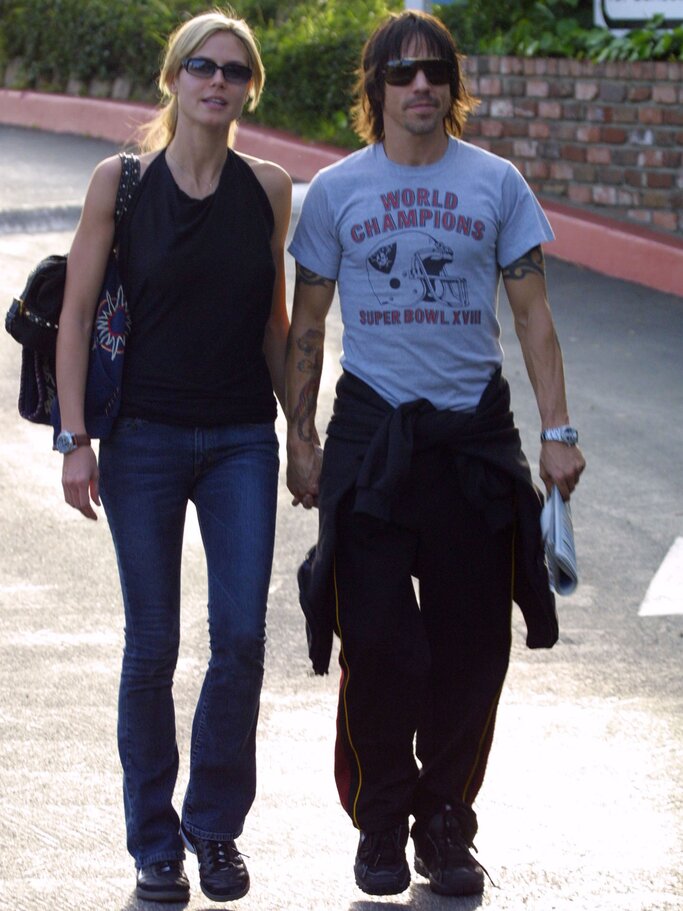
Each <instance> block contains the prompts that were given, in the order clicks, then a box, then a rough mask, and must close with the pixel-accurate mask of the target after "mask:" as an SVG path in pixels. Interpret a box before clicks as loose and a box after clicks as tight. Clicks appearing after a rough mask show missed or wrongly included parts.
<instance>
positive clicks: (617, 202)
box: [466, 57, 683, 236]
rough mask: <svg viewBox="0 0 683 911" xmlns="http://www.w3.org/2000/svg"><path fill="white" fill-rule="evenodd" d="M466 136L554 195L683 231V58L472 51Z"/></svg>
mask: <svg viewBox="0 0 683 911" xmlns="http://www.w3.org/2000/svg"><path fill="white" fill-rule="evenodd" d="M466 68H467V72H468V75H469V79H470V86H471V89H472V90H473V91H474V93H475V94H476V95H477V96H478V97H479V98H480V99H481V102H482V103H481V105H480V107H479V108H478V111H477V114H476V115H475V116H474V117H473V118H472V120H471V121H470V124H469V125H468V131H467V138H468V139H470V140H471V141H472V142H474V143H476V144H477V145H480V146H483V147H484V148H487V149H490V150H491V151H492V152H495V153H496V154H498V155H502V156H504V157H505V158H508V159H510V160H511V161H514V163H515V164H516V165H517V166H518V167H519V169H520V170H521V171H522V173H523V174H524V175H525V177H526V178H527V180H528V181H529V182H530V184H531V185H532V186H533V188H534V189H535V190H536V191H537V192H538V193H539V195H541V196H543V197H544V198H546V199H553V200H556V201H558V202H561V203H566V204H568V205H575V206H581V207H587V208H589V209H591V210H592V211H594V212H596V213H602V214H605V215H609V216H611V217H615V218H618V219H620V220H623V221H625V222H628V223H631V224H634V225H640V226H645V227H649V228H652V229H655V230H657V231H662V232H665V233H668V234H671V235H674V236H676V235H680V234H681V233H683V170H682V165H683V63H605V64H594V63H588V62H584V61H576V60H556V59H521V58H517V57H471V58H469V59H468V60H467V61H466Z"/></svg>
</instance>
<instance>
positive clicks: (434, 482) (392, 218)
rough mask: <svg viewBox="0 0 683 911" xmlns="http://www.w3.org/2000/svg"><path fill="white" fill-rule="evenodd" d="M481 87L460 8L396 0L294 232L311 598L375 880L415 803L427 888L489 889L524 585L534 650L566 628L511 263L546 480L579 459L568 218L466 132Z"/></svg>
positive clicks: (296, 471)
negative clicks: (569, 374)
mask: <svg viewBox="0 0 683 911" xmlns="http://www.w3.org/2000/svg"><path fill="white" fill-rule="evenodd" d="M475 104H476V102H475V99H473V98H472V96H471V95H470V94H469V92H468V90H467V88H466V86H465V84H464V80H463V77H462V73H461V68H460V61H459V57H458V54H457V52H456V48H455V45H454V43H453V40H452V38H451V35H450V34H449V32H448V31H447V29H446V28H445V27H444V26H443V24H442V23H441V22H440V21H439V20H437V19H435V18H434V17H432V16H430V15H428V14H425V13H417V12H414V11H409V12H404V13H401V14H398V15H393V16H391V17H390V18H389V19H388V20H387V21H386V22H385V23H384V24H383V25H382V26H380V28H379V29H378V30H377V31H376V32H375V33H374V34H373V35H372V36H371V38H370V39H369V41H368V42H367V44H366V46H365V49H364V51H363V57H362V63H361V67H360V70H359V80H358V85H357V103H356V106H355V109H354V116H355V126H356V129H357V131H358V133H359V134H360V136H361V137H362V138H363V139H365V140H366V141H367V142H368V145H367V147H366V148H364V149H362V150H361V151H359V152H357V153H355V154H353V155H350V156H349V157H347V158H346V159H344V160H343V161H341V162H340V163H338V164H336V165H334V166H332V167H330V168H327V169H325V170H324V171H322V172H321V173H320V174H319V175H318V176H317V178H316V179H315V180H314V182H313V183H312V185H311V188H310V190H309V192H308V195H307V197H306V200H305V203H304V207H303V211H302V215H301V219H300V221H299V224H298V227H297V230H296V234H295V237H294V240H293V242H292V245H291V247H290V250H291V252H292V254H293V255H294V257H295V259H296V261H297V281H296V290H295V297H294V307H293V314H292V328H291V332H290V337H289V351H288V360H287V382H288V389H287V417H288V424H289V432H288V470H287V478H288V485H289V488H290V490H291V492H292V494H293V496H294V503H295V505H296V504H297V503H301V504H303V506H304V507H306V508H310V507H312V506H316V505H318V506H319V508H320V527H319V537H318V544H317V547H316V548H315V550H314V552H312V554H311V555H309V558H308V560H307V562H306V563H305V564H304V566H303V567H302V570H301V571H300V574H299V577H300V585H301V597H302V606H303V607H304V610H305V612H306V614H307V620H308V625H309V640H310V651H311V658H312V660H313V663H314V668H315V670H316V671H317V672H319V673H324V672H325V671H326V669H327V664H328V663H329V657H330V647H331V639H332V633H331V630H332V628H333V627H334V629H335V631H336V633H337V634H338V636H339V639H340V653H339V654H340V664H341V669H342V678H341V687H340V697H339V711H338V718H337V746H336V753H335V777H336V781H337V787H338V790H339V794H340V797H341V800H342V804H343V806H344V808H345V809H346V811H347V812H348V813H349V815H350V816H351V819H352V820H353V822H354V824H355V825H356V826H357V827H358V828H359V829H360V840H359V845H358V851H357V854H356V861H355V868H354V869H355V877H356V882H357V884H358V885H359V887H360V888H361V889H363V890H364V891H365V892H368V893H371V894H393V893H398V892H401V891H403V890H404V889H405V888H407V886H408V884H409V882H410V872H409V868H408V864H407V861H406V855H405V846H406V843H407V839H408V832H409V820H410V818H411V817H412V818H414V824H413V827H412V830H411V834H412V837H413V840H414V846H415V869H416V871H417V872H418V873H420V874H422V875H423V876H426V877H427V878H428V879H429V881H430V884H431V887H432V889H433V890H434V891H435V892H438V893H441V894H445V895H464V894H471V893H477V892H481V891H482V889H483V887H484V871H483V869H482V867H481V866H480V865H479V864H478V863H477V862H476V861H475V859H474V858H473V856H472V854H471V852H470V849H471V847H472V844H473V839H474V835H475V833H476V829H477V820H476V815H475V813H474V810H473V809H472V804H473V802H474V799H475V797H476V795H477V792H478V791H479V788H480V787H481V784H482V781H483V776H484V772H485V768H486V762H487V757H488V754H489V750H490V747H491V741H492V737H493V727H494V721H495V715H496V710H497V706H498V700H499V697H500V692H501V688H502V686H503V681H504V678H505V674H506V670H507V667H508V662H509V654H510V637H511V632H510V627H511V623H510V613H511V605H512V599H513V598H514V600H515V601H517V603H518V604H519V605H520V607H521V608H522V611H523V613H524V617H525V620H526V623H527V630H528V636H527V642H528V644H529V645H530V646H531V647H550V646H552V645H553V644H554V642H555V641H556V639H557V621H556V616H555V610H554V600H553V596H552V594H551V593H550V590H549V586H548V578H547V572H546V568H545V564H544V560H543V550H542V543H541V540H540V531H539V514H540V508H541V497H540V495H539V493H538V491H537V490H536V489H535V487H534V486H533V484H532V481H531V475H530V471H529V467H528V464H527V462H526V459H525V458H524V455H523V454H522V451H521V447H520V440H519V435H518V432H517V430H516V429H515V427H514V424H513V420H512V414H511V412H510V409H509V389H508V386H507V383H506V382H505V380H504V379H503V377H502V375H501V364H502V359H503V357H502V350H501V347H500V341H499V335H500V330H499V325H498V320H497V314H496V311H497V294H498V284H499V279H500V276H501V274H502V277H503V281H504V284H505V288H506V291H507V295H508V298H509V301H510V305H511V307H512V311H513V314H514V320H515V326H516V330H517V334H518V337H519V340H520V343H521V346H522V351H523V354H524V359H525V362H526V365H527V368H528V373H529V377H530V380H531V384H532V387H533V390H534V393H535V396H536V399H537V402H538V408H539V413H540V418H541V431H542V439H543V442H542V446H541V456H540V473H541V477H542V479H543V481H544V483H545V485H546V487H547V488H548V489H550V487H551V486H552V485H557V487H558V488H559V490H560V492H561V494H562V496H563V497H564V498H565V499H567V498H568V497H569V496H570V494H571V492H572V491H573V489H574V487H575V485H576V484H577V482H578V480H579V476H580V474H581V472H582V470H583V468H584V459H583V456H582V454H581V452H580V450H579V449H578V447H577V446H576V442H577V435H576V432H575V431H574V430H573V428H570V427H569V414H568V410H567V403H566V397H565V388H564V377H563V367H562V356H561V353H560V348H559V345H558V342H557V338H556V335H555V329H554V326H553V320H552V316H551V313H550V309H549V306H548V302H547V296H546V284H545V270H544V261H543V254H542V252H541V246H540V245H541V244H542V243H543V242H545V241H549V240H552V236H553V235H552V231H551V229H550V226H549V224H548V222H547V220H546V218H545V216H544V214H543V212H542V211H541V209H540V207H539V205H538V203H537V201H536V199H535V198H534V196H533V194H532V192H531V190H530V189H529V187H528V186H527V184H526V183H525V181H524V179H523V178H522V177H521V175H520V174H519V172H518V171H517V170H516V169H515V168H514V167H513V166H512V165H511V164H510V163H508V162H506V161H504V160H503V159H501V158H498V157H496V156H494V155H491V154H489V153H487V152H485V151H483V150H481V149H477V148H475V147H474V146H472V145H470V144H468V143H466V142H463V141H462V140H461V139H460V138H459V137H460V136H461V135H462V132H463V127H464V124H465V121H466V118H467V116H468V114H469V113H470V112H471V111H472V109H473V108H474V106H475ZM336 283H338V285H339V297H340V302H341V312H342V321H343V325H344V337H343V355H342V360H341V363H342V366H343V374H342V376H341V379H340V380H339V383H338V385H337V397H336V401H335V408H334V414H333V417H332V420H331V422H330V425H329V427H328V439H327V443H326V446H325V457H324V463H323V461H322V458H321V451H320V448H319V446H318V445H317V443H318V435H317V431H316V428H315V423H314V420H315V410H316V400H317V394H318V387H319V382H320V375H321V368H322V357H323V341H324V329H325V318H326V315H327V313H328V310H329V307H330V305H331V303H332V299H333V294H334V289H335V284H336ZM321 466H322V473H321ZM411 577H415V578H417V579H418V580H419V603H418V599H417V598H416V596H415V593H414V587H413V582H412V578H411ZM414 743H415V749H414V746H413V744H414ZM416 757H417V759H416Z"/></svg>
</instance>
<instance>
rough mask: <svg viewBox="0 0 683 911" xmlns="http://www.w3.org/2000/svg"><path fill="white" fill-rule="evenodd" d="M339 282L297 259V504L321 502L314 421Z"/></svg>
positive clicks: (293, 417) (290, 404) (289, 386)
mask: <svg viewBox="0 0 683 911" xmlns="http://www.w3.org/2000/svg"><path fill="white" fill-rule="evenodd" d="M334 289H335V282H334V281H333V280H332V279H329V278H325V277H324V276H322V275H318V274H317V273H315V272H312V271H311V270H310V269H306V268H304V267H303V266H302V265H301V264H300V263H297V265H296V284H295V287H294V303H293V306H292V324H291V328H290V330H289V337H288V339H287V358H286V367H285V374H286V390H287V391H286V412H287V486H288V487H289V489H290V491H291V493H292V495H293V498H294V499H293V501H292V502H293V504H294V505H295V506H296V505H297V504H298V503H301V504H302V505H303V506H304V507H306V508H307V509H310V508H311V506H315V505H317V499H318V482H319V477H320V469H321V466H322V452H321V450H320V441H319V437H318V432H317V429H316V426H315V414H316V409H317V405H318V392H319V389H320V377H321V375H322V368H323V354H324V347H325V319H326V317H327V313H328V311H329V309H330V306H331V304H332V299H333V297H334Z"/></svg>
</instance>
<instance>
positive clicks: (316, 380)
mask: <svg viewBox="0 0 683 911" xmlns="http://www.w3.org/2000/svg"><path fill="white" fill-rule="evenodd" d="M324 343H325V336H324V333H322V332H320V331H319V330H317V329H308V330H307V331H306V332H305V333H304V334H303V335H302V336H301V337H300V338H298V339H297V340H296V343H295V344H296V347H297V349H298V350H299V352H301V354H302V355H303V356H302V357H301V358H300V360H298V361H297V363H296V369H297V370H298V371H299V372H300V373H308V374H310V378H309V379H308V380H307V381H306V382H305V383H304V385H303V386H302V387H301V392H300V393H299V401H298V402H297V403H296V405H295V406H294V408H293V409H292V410H291V412H290V415H289V419H290V423H292V424H294V425H295V426H296V432H297V436H298V437H299V439H300V440H302V441H303V442H305V443H310V442H312V441H313V435H312V433H311V430H310V429H307V428H310V427H311V426H312V424H311V418H312V416H313V415H314V414H315V408H316V403H317V400H318V389H319V387H320V375H321V373H322V366H323V346H324Z"/></svg>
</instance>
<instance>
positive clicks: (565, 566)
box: [541, 487, 579, 595]
mask: <svg viewBox="0 0 683 911" xmlns="http://www.w3.org/2000/svg"><path fill="white" fill-rule="evenodd" d="M541 534H542V536H543V544H544V545H545V557H546V561H547V563H548V575H549V576H550V584H551V585H552V587H553V588H554V589H555V591H556V592H557V594H558V595H571V593H572V592H573V591H574V589H575V588H576V586H577V583H578V581H579V574H578V571H577V567H576V549H575V547H574V526H573V525H572V513H571V509H570V507H569V503H565V502H564V500H563V499H562V497H561V495H560V491H559V490H558V489H557V487H553V488H552V490H551V491H550V496H549V497H548V499H547V500H546V502H545V506H544V507H543V511H542V512H541Z"/></svg>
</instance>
